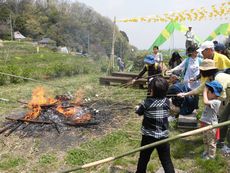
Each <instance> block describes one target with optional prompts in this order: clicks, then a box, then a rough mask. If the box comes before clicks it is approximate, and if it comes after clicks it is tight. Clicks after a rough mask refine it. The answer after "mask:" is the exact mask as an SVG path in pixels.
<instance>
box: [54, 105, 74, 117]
mask: <svg viewBox="0 0 230 173" xmlns="http://www.w3.org/2000/svg"><path fill="white" fill-rule="evenodd" d="M56 110H57V111H58V112H59V113H61V114H63V115H65V116H66V117H70V116H73V115H74V114H76V113H77V111H78V109H77V107H69V108H63V107H62V106H61V105H59V106H58V107H57V108H56Z"/></svg>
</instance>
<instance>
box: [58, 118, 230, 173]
mask: <svg viewBox="0 0 230 173" xmlns="http://www.w3.org/2000/svg"><path fill="white" fill-rule="evenodd" d="M226 125H230V120H229V121H226V122H223V123H219V124H215V125H209V126H206V127H203V128H200V129H196V130H192V131H188V132H185V133H181V134H179V135H176V136H173V137H170V138H167V139H164V140H161V141H158V142H154V143H151V144H148V145H145V146H142V147H139V148H136V149H134V150H132V151H128V152H126V153H123V154H121V155H118V156H114V157H108V158H105V159H102V160H98V161H95V162H91V163H87V164H84V165H82V166H78V167H75V168H72V169H68V170H64V171H60V173H69V172H73V171H77V170H81V169H85V168H90V167H94V166H97V165H100V164H103V163H107V162H111V161H114V160H117V159H119V158H122V157H125V156H128V155H131V154H133V153H136V152H139V151H142V150H145V149H148V148H151V147H155V146H157V145H161V144H163V143H166V142H169V141H173V140H176V139H179V138H184V137H188V136H192V135H196V134H199V133H202V132H204V131H207V130H211V129H214V128H219V127H223V126H226Z"/></svg>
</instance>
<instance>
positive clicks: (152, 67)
mask: <svg viewBox="0 0 230 173" xmlns="http://www.w3.org/2000/svg"><path fill="white" fill-rule="evenodd" d="M144 63H145V66H144V68H143V69H142V70H141V72H140V73H139V74H138V76H137V77H136V78H135V79H133V80H132V84H134V83H135V81H136V80H137V79H139V78H141V77H142V76H143V75H144V74H145V72H148V78H147V82H148V84H149V80H150V78H152V77H154V76H155V75H158V74H159V75H160V74H161V72H162V70H161V67H160V65H159V64H158V63H156V62H155V60H154V57H153V55H147V56H145V59H144ZM148 88H149V87H148ZM148 91H150V90H149V89H148Z"/></svg>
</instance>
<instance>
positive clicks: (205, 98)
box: [203, 87, 210, 105]
mask: <svg viewBox="0 0 230 173" xmlns="http://www.w3.org/2000/svg"><path fill="white" fill-rule="evenodd" d="M203 101H204V104H205V105H210V102H209V100H208V88H207V87H204V92H203Z"/></svg>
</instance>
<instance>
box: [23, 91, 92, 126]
mask: <svg viewBox="0 0 230 173" xmlns="http://www.w3.org/2000/svg"><path fill="white" fill-rule="evenodd" d="M76 96H77V97H76V100H75V102H74V103H73V104H74V105H75V106H70V107H67V108H66V107H63V106H62V104H61V102H62V100H61V99H58V98H57V99H53V98H47V97H46V96H45V90H44V88H42V87H37V88H35V89H34V90H33V94H32V99H31V101H30V102H29V103H28V107H29V109H31V112H28V113H27V114H26V115H25V117H24V119H26V120H31V119H36V118H37V117H38V116H39V115H40V113H41V111H42V106H46V105H47V106H49V105H51V106H52V104H55V107H56V105H58V106H57V108H56V111H58V112H59V113H61V114H62V115H63V116H65V117H66V118H71V119H72V120H73V121H74V122H76V123H82V122H86V121H89V120H90V119H91V116H92V115H91V114H90V113H86V114H84V115H81V116H76V114H77V113H78V112H79V111H80V107H79V105H81V102H82V100H83V96H84V92H83V90H82V89H80V90H78V91H77V92H76Z"/></svg>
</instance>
